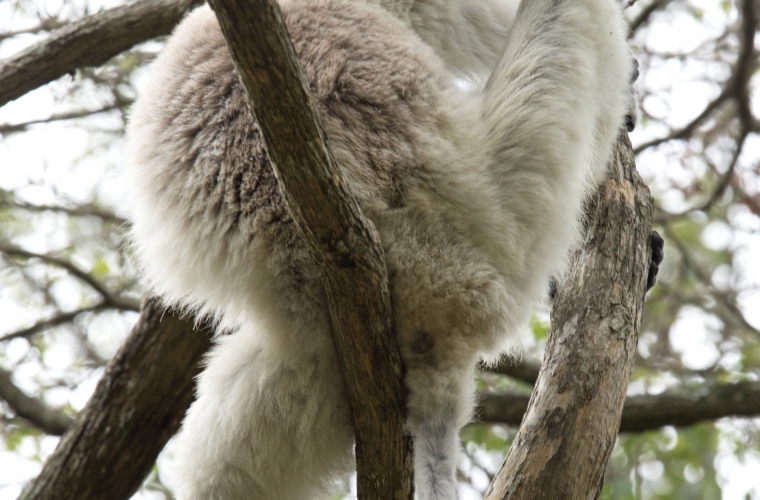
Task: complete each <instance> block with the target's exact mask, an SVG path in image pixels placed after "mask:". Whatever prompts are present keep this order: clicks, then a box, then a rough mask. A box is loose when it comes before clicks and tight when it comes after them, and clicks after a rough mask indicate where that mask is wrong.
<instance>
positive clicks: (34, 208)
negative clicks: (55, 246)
mask: <svg viewBox="0 0 760 500" xmlns="http://www.w3.org/2000/svg"><path fill="white" fill-rule="evenodd" d="M0 205H5V206H8V207H13V208H19V209H21V210H28V211H30V212H61V213H64V214H66V215H70V216H72V217H99V218H101V219H103V220H104V221H109V222H112V223H113V224H115V225H117V226H124V225H127V224H129V221H128V220H127V219H124V218H122V217H119V216H118V215H116V214H115V213H113V212H111V211H109V210H106V209H103V208H98V207H96V206H92V205H80V206H75V207H65V206H63V205H33V204H31V203H25V202H21V201H5V200H2V198H0Z"/></svg>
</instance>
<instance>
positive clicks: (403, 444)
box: [209, 0, 413, 500]
mask: <svg viewBox="0 0 760 500" xmlns="http://www.w3.org/2000/svg"><path fill="white" fill-rule="evenodd" d="M209 3H210V4H211V7H212V8H213V9H214V11H215V12H216V15H217V18H218V19H219V24H220V26H221V28H222V32H223V33H224V36H225V38H226V39H227V44H228V46H229V48H230V53H231V54H232V58H233V60H234V61H235V66H236V68H237V71H238V74H239V75H240V79H241V81H242V83H243V86H244V88H245V90H246V93H247V95H248V99H249V103H250V104H251V109H252V110H253V112H254V114H255V115H256V119H257V121H258V123H259V126H260V128H261V131H262V136H263V138H264V142H265V144H266V148H267V153H268V154H269V159H270V160H271V162H272V167H273V169H274V172H275V175H276V176H277V180H278V183H279V186H280V191H281V192H282V194H283V197H284V198H285V200H286V203H287V205H288V210H289V212H290V214H291V216H292V217H293V219H294V221H295V223H296V225H297V226H298V228H299V230H300V232H301V233H302V234H303V236H304V238H305V240H306V242H307V244H308V245H309V247H310V249H311V252H312V255H313V256H314V257H315V259H316V261H317V262H318V263H319V264H320V265H321V267H322V271H323V276H324V281H325V291H326V293H327V297H328V302H329V305H330V316H331V319H332V327H333V340H334V341H335V345H336V348H337V352H338V358H339V359H340V361H341V367H342V371H343V377H344V380H345V383H346V389H347V392H348V395H349V403H350V406H351V413H352V416H353V422H354V430H355V435H356V464H357V491H358V495H359V498H360V499H378V500H391V499H399V500H402V499H409V500H411V499H412V497H413V477H412V454H411V451H412V449H411V442H410V438H409V436H408V435H407V433H406V432H405V417H406V411H405V409H406V391H405V388H404V386H403V373H404V370H403V365H402V362H401V355H400V353H399V348H398V344H397V341H396V335H395V332H394V329H393V323H392V314H391V306H390V293H389V290H388V276H387V272H386V267H385V257H384V255H383V250H382V247H381V244H380V239H379V237H378V235H377V232H376V231H375V229H374V226H372V225H371V224H370V223H369V222H368V221H367V220H366V219H365V218H364V216H363V214H362V212H361V209H360V208H359V205H358V203H357V202H356V200H355V199H354V198H353V197H352V196H351V195H350V194H349V193H348V191H347V190H346V188H345V185H346V184H345V183H344V182H343V181H342V179H341V176H340V172H339V170H338V169H337V167H336V165H335V160H334V159H333V156H332V153H331V151H330V148H329V146H328V144H327V138H326V136H325V133H324V131H323V130H322V126H321V125H320V122H319V117H318V115H317V112H316V109H315V107H314V103H313V101H312V99H311V96H310V94H309V90H308V88H307V86H306V84H305V83H304V82H305V80H304V77H303V72H302V70H301V68H300V65H299V63H298V60H297V58H296V55H295V50H294V49H293V45H292V43H291V41H290V36H289V35H288V32H287V29H286V27H285V24H284V22H283V20H282V13H281V11H280V8H279V6H278V4H277V3H276V2H274V1H272V0H245V1H243V0H212V1H210V2H209Z"/></svg>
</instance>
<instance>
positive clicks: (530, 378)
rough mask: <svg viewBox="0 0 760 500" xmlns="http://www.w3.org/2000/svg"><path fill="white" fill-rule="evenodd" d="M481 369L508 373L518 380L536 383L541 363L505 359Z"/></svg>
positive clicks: (501, 373)
mask: <svg viewBox="0 0 760 500" xmlns="http://www.w3.org/2000/svg"><path fill="white" fill-rule="evenodd" d="M481 370H483V371H487V372H491V373H498V374H499V375H506V376H508V377H512V378H513V379H516V380H521V381H523V382H525V383H526V384H531V385H533V384H535V383H536V380H537V379H538V372H539V371H540V370H541V365H540V364H534V363H529V362H527V361H513V360H512V359H509V358H507V359H504V360H502V361H501V362H500V363H499V364H498V365H496V366H494V367H489V366H485V367H481Z"/></svg>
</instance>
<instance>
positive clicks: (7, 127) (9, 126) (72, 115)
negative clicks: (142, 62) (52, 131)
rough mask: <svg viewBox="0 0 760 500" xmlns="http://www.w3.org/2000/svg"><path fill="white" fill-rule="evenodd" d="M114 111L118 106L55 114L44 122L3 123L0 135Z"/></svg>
mask: <svg viewBox="0 0 760 500" xmlns="http://www.w3.org/2000/svg"><path fill="white" fill-rule="evenodd" d="M114 109H118V106H117V105H115V104H109V105H107V106H104V107H102V108H100V109H96V110H94V111H90V110H88V109H82V110H76V111H68V112H66V113H58V114H54V115H53V116H51V117H49V118H44V119H42V120H32V121H28V122H24V123H3V124H0V134H3V135H7V134H12V133H14V132H23V131H25V130H26V129H27V128H29V126H30V125H40V124H42V123H52V122H57V121H64V120H75V119H77V118H85V117H87V116H92V115H96V114H98V113H105V112H106V111H111V110H114Z"/></svg>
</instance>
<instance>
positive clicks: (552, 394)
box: [485, 133, 654, 500]
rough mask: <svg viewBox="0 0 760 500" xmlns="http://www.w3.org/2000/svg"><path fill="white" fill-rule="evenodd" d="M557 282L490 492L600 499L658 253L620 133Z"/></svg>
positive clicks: (644, 197)
mask: <svg viewBox="0 0 760 500" xmlns="http://www.w3.org/2000/svg"><path fill="white" fill-rule="evenodd" d="M608 175H609V177H608V179H607V181H606V182H605V183H604V184H603V185H602V186H601V187H600V189H599V191H598V194H597V196H596V197H595V199H594V202H593V203H591V204H590V205H591V206H590V209H589V214H588V225H589V227H588V229H587V232H586V234H585V241H584V242H583V244H582V247H581V248H580V249H579V250H577V251H576V252H575V257H574V259H573V264H572V266H571V268H570V270H569V271H568V273H567V275H566V277H565V280H564V283H563V284H562V286H561V287H559V289H558V293H557V297H556V299H555V302H554V307H553V309H552V325H551V328H550V329H549V336H548V342H547V345H546V351H545V354H544V361H543V365H542V367H541V371H540V373H539V376H538V381H537V382H536V386H535V388H534V390H533V395H532V396H531V399H530V403H529V405H528V410H527V413H526V415H525V417H524V418H523V421H522V425H521V426H520V431H519V433H518V435H517V437H516V438H515V440H514V442H513V443H512V447H511V448H510V450H509V454H508V455H507V458H506V460H505V461H504V465H502V468H501V470H500V471H499V473H498V474H497V476H496V478H494V481H493V482H492V483H491V486H490V487H489V488H488V490H487V491H486V496H485V499H486V500H501V499H504V500H506V499H510V500H517V499H526V500H528V499H536V498H595V497H596V496H598V494H599V491H600V490H601V487H602V484H603V478H604V471H605V468H606V466H607V461H608V459H609V456H610V453H611V452H612V447H613V445H614V443H615V438H616V436H617V433H618V428H619V426H620V413H621V410H622V408H623V400H624V398H625V393H626V389H627V387H628V379H629V377H630V375H631V370H632V369H633V361H634V355H635V353H636V342H637V336H638V328H639V326H640V324H641V312H642V308H643V306H644V294H645V288H646V279H647V271H648V269H649V262H650V261H651V251H650V248H649V235H650V233H651V231H652V214H653V211H654V207H653V201H652V198H651V196H650V194H649V189H648V188H647V187H646V185H645V184H644V182H643V181H642V180H641V178H640V177H639V176H638V172H636V168H635V163H634V158H633V152H632V151H631V144H630V142H629V141H628V135H627V134H625V133H621V136H620V140H619V142H618V145H617V147H616V151H615V155H614V157H613V159H612V161H611V163H610V167H609V174H608Z"/></svg>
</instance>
